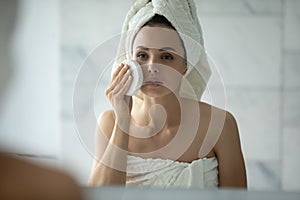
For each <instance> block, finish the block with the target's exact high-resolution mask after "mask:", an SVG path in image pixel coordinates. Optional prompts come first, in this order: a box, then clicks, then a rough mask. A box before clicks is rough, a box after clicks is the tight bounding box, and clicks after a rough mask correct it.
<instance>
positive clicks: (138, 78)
mask: <svg viewBox="0 0 300 200" xmlns="http://www.w3.org/2000/svg"><path fill="white" fill-rule="evenodd" d="M122 63H123V64H127V65H129V68H130V70H131V76H132V82H131V85H130V87H129V89H128V91H127V93H126V95H128V96H133V95H134V94H135V93H136V92H137V91H138V90H139V89H140V88H141V87H142V85H143V71H142V69H141V66H140V65H139V63H138V62H136V61H135V60H125V61H123V62H122ZM117 67H118V66H117V65H116V66H114V69H113V70H112V75H113V73H114V72H115V71H116V68H117Z"/></svg>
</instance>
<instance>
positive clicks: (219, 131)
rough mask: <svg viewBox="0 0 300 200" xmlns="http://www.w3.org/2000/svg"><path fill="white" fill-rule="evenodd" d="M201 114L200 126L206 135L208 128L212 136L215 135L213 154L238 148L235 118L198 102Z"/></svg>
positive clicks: (230, 114)
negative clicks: (234, 147)
mask: <svg viewBox="0 0 300 200" xmlns="http://www.w3.org/2000/svg"><path fill="white" fill-rule="evenodd" d="M199 108H200V112H201V121H200V123H201V125H202V127H205V128H204V132H205V133H206V132H207V130H208V128H209V129H210V131H211V132H210V133H212V135H216V136H217V138H218V140H217V141H216V143H215V145H214V152H215V153H216V154H217V153H218V151H223V150H224V148H226V149H228V148H230V147H232V146H231V145H232V142H234V143H235V146H239V143H240V139H239V132H238V126H237V122H236V119H235V117H234V116H233V114H232V113H230V112H229V111H226V110H224V109H221V108H218V107H216V106H213V105H210V104H208V103H205V102H199Z"/></svg>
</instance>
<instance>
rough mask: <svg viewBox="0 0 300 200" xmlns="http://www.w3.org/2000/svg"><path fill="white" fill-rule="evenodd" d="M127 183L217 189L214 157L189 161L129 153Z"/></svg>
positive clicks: (132, 184)
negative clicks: (144, 156) (145, 156)
mask: <svg viewBox="0 0 300 200" xmlns="http://www.w3.org/2000/svg"><path fill="white" fill-rule="evenodd" d="M127 159H128V161H127V181H126V186H150V187H163V188H168V187H181V188H193V187H195V188H217V187H218V169H217V167H218V161H217V158H216V157H211V158H202V159H198V160H194V161H192V162H191V163H186V162H178V161H173V160H168V159H160V158H141V157H136V156H131V155H128V158H127Z"/></svg>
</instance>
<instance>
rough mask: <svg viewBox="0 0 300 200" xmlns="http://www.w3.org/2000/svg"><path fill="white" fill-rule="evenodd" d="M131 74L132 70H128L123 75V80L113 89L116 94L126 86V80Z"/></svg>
mask: <svg viewBox="0 0 300 200" xmlns="http://www.w3.org/2000/svg"><path fill="white" fill-rule="evenodd" d="M130 74H131V71H130V70H127V72H126V73H125V74H124V76H123V77H122V80H121V81H120V82H119V83H118V84H117V85H116V86H115V88H114V89H113V93H114V94H116V93H118V92H119V91H120V90H121V89H122V88H123V87H124V86H125V84H126V81H127V80H128V77H129V76H130Z"/></svg>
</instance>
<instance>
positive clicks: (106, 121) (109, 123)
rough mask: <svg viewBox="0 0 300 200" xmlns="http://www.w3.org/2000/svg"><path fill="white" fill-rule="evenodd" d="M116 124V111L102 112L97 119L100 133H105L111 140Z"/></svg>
mask: <svg viewBox="0 0 300 200" xmlns="http://www.w3.org/2000/svg"><path fill="white" fill-rule="evenodd" d="M114 124H115V117H114V111H113V110H106V111H104V112H102V113H101V114H100V115H99V117H98V119H97V125H98V127H97V128H98V129H99V130H98V131H101V132H102V133H104V134H105V135H106V136H107V137H108V138H110V136H111V133H112V131H113V128H114Z"/></svg>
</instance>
